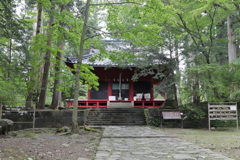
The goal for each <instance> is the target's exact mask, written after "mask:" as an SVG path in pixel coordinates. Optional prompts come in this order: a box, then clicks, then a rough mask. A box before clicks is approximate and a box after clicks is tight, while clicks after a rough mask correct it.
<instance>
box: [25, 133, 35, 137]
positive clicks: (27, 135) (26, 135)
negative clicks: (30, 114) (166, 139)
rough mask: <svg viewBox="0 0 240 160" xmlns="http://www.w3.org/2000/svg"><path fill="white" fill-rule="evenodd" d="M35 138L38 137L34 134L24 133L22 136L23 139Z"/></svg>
mask: <svg viewBox="0 0 240 160" xmlns="http://www.w3.org/2000/svg"><path fill="white" fill-rule="evenodd" d="M36 136H38V135H37V134H35V133H26V134H25V135H24V137H27V138H33V137H36Z"/></svg>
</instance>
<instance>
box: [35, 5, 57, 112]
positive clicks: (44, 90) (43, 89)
mask: <svg viewBox="0 0 240 160" xmlns="http://www.w3.org/2000/svg"><path fill="white" fill-rule="evenodd" d="M50 2H51V4H50V5H52V7H51V11H52V13H50V19H49V25H48V26H49V30H48V40H47V46H48V47H49V48H48V49H47V51H46V54H45V58H44V59H45V63H44V71H43V77H42V86H41V91H40V96H39V102H38V108H39V109H44V107H45V101H46V93H47V85H48V75H49V68H50V64H51V62H50V59H51V49H50V48H51V46H52V44H51V43H52V34H51V33H52V29H51V27H52V26H53V23H54V14H53V11H54V7H55V4H54V3H53V2H52V1H50Z"/></svg>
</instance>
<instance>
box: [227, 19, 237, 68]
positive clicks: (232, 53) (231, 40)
mask: <svg viewBox="0 0 240 160" xmlns="http://www.w3.org/2000/svg"><path fill="white" fill-rule="evenodd" d="M227 32H228V60H229V64H230V63H232V62H233V60H234V59H236V58H237V53H236V42H235V33H234V28H233V22H232V19H231V16H228V17H227Z"/></svg>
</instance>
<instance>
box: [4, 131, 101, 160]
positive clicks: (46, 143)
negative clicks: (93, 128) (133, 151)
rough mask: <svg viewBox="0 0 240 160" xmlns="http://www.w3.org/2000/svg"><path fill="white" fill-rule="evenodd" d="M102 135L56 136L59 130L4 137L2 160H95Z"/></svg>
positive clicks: (20, 132)
mask: <svg viewBox="0 0 240 160" xmlns="http://www.w3.org/2000/svg"><path fill="white" fill-rule="evenodd" d="M101 136H102V131H98V132H87V131H84V130H81V131H80V133H79V134H70V133H69V134H66V133H58V134H56V129H36V130H35V133H33V132H32V130H30V129H27V130H21V131H18V132H12V133H11V132H10V133H9V134H8V135H0V160H10V159H11V160H26V159H27V160H38V159H43V160H91V159H94V156H95V153H96V149H97V146H98V144H99V142H100V139H101Z"/></svg>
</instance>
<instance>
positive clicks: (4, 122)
mask: <svg viewBox="0 0 240 160" xmlns="http://www.w3.org/2000/svg"><path fill="white" fill-rule="evenodd" d="M12 125H13V121H12V120H10V119H0V126H1V127H0V134H6V133H8V132H9V131H11V128H12Z"/></svg>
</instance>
